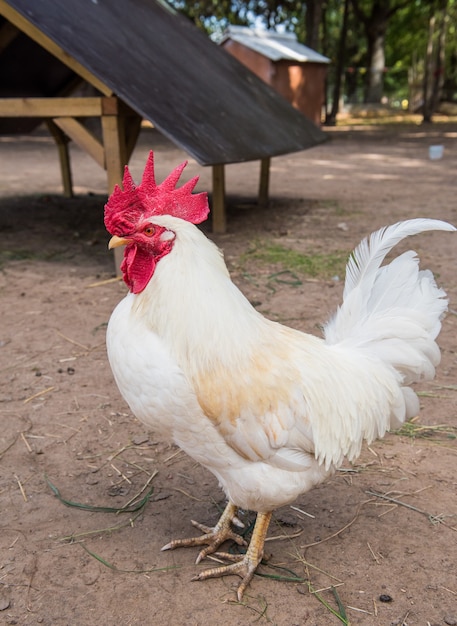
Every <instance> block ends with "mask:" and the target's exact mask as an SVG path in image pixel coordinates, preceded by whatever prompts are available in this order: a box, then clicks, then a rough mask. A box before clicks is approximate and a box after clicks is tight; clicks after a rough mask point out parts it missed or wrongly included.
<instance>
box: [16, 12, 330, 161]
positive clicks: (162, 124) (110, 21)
mask: <svg viewBox="0 0 457 626" xmlns="http://www.w3.org/2000/svg"><path fill="white" fill-rule="evenodd" d="M7 3H8V4H9V5H10V6H12V7H14V8H15V9H16V10H17V11H19V12H20V13H21V14H22V15H23V16H24V17H25V18H26V20H28V21H30V22H31V23H32V24H34V25H35V26H36V27H37V28H38V29H39V30H40V31H41V32H43V33H45V34H46V35H47V36H48V37H49V38H50V39H51V40H53V41H54V42H55V43H57V44H58V45H59V46H60V47H61V48H63V50H65V52H67V53H68V54H69V55H70V56H71V57H72V58H74V59H76V60H77V61H78V62H79V63H80V64H81V65H83V66H84V67H85V68H86V69H88V70H89V71H90V72H91V73H92V74H93V75H94V76H96V77H97V78H98V79H99V80H101V81H102V82H103V83H104V84H105V85H107V86H108V87H109V88H110V89H112V91H113V92H114V93H115V94H116V95H117V96H119V97H120V98H121V99H122V100H124V101H125V102H126V103H127V104H129V105H130V106H131V107H132V109H134V110H135V111H136V112H137V113H138V114H139V115H142V116H143V117H145V118H146V119H148V120H150V121H151V122H152V123H153V124H154V125H155V126H156V127H157V128H158V129H159V130H160V131H161V132H162V133H163V134H164V135H166V136H167V137H168V138H169V139H171V141H173V142H174V143H175V144H177V145H178V146H180V147H181V148H182V149H184V150H185V151H186V152H187V153H188V154H190V155H192V156H193V157H194V158H195V159H196V160H197V161H198V162H199V163H200V164H202V165H214V164H222V163H236V162H241V161H251V160H256V159H263V158H266V157H272V156H275V155H280V154H287V153H289V152H296V151H299V150H304V149H306V148H311V147H313V146H315V145H316V144H318V143H321V142H322V141H325V139H326V135H325V133H323V132H322V131H321V130H320V129H319V128H318V127H317V126H316V125H315V124H314V123H313V122H311V121H310V120H308V119H307V118H306V117H305V116H304V115H302V114H301V113H300V112H299V111H297V110H296V109H294V108H293V107H292V106H291V105H290V104H289V103H288V102H287V101H286V100H285V99H284V98H282V97H281V96H280V95H279V94H278V93H276V92H275V91H274V90H273V89H272V88H271V87H269V86H268V85H267V84H266V83H264V82H263V81H262V80H261V79H260V78H258V77H257V76H256V75H255V74H253V73H252V72H251V71H249V70H248V69H247V68H246V67H245V66H244V65H242V64H241V63H240V62H239V61H237V60H236V59H235V58H234V57H232V56H231V55H230V54H228V52H226V51H225V50H223V49H222V48H221V47H219V46H217V45H216V44H215V43H213V42H212V41H211V40H210V39H209V38H208V37H207V36H206V35H205V34H204V33H202V32H201V31H199V30H198V29H197V27H196V26H195V25H194V24H192V23H191V22H190V21H189V20H188V19H187V18H185V17H183V16H182V15H178V14H174V13H172V12H171V11H170V10H169V9H167V8H165V7H164V6H163V4H162V3H161V2H160V0H129V1H128V2H126V0H119V1H116V2H107V1H105V0H71V2H56V0H33V2H30V0H7ZM25 62H27V61H25Z"/></svg>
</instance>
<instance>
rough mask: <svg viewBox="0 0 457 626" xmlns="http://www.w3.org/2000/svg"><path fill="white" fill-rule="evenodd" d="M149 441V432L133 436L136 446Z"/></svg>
mask: <svg viewBox="0 0 457 626" xmlns="http://www.w3.org/2000/svg"><path fill="white" fill-rule="evenodd" d="M148 441H149V435H148V434H147V433H144V434H143V435H135V437H133V438H132V443H133V444H134V445H135V446H141V444H142V443H147V442H148Z"/></svg>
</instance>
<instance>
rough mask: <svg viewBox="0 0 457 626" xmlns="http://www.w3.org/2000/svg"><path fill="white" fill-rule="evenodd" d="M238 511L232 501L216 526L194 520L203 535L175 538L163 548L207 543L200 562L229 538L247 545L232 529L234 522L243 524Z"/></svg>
mask: <svg viewBox="0 0 457 626" xmlns="http://www.w3.org/2000/svg"><path fill="white" fill-rule="evenodd" d="M237 513H238V507H236V506H235V505H234V504H232V502H229V503H228V504H227V506H226V507H225V510H224V512H223V513H222V515H221V517H220V519H219V521H218V522H217V524H216V526H215V527H214V528H210V527H209V526H204V525H203V524H200V523H199V522H195V521H194V520H192V525H193V526H195V527H196V528H198V529H199V530H201V531H202V533H204V534H203V535H201V537H191V538H190V539H175V540H173V541H170V543H167V545H166V546H163V548H162V550H174V549H175V548H188V547H192V546H203V545H206V546H207V547H206V548H203V550H201V551H200V553H199V555H198V556H197V560H196V563H200V561H201V560H202V559H204V558H205V556H207V555H208V554H211V553H212V552H215V551H216V550H217V549H218V547H219V546H220V545H221V544H222V543H224V541H227V540H228V539H231V540H232V541H235V542H236V543H237V544H238V545H239V546H246V545H247V543H246V541H245V540H244V539H243V537H241V536H240V535H238V534H237V533H235V532H233V530H232V529H231V524H232V523H235V524H236V525H238V526H240V525H241V526H242V524H241V522H240V521H239V520H238V518H237Z"/></svg>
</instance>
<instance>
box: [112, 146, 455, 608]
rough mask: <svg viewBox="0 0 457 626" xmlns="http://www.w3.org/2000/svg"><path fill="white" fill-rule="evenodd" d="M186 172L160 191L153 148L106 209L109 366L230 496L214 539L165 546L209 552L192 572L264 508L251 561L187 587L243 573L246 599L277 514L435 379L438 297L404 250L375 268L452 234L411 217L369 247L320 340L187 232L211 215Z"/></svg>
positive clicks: (360, 251) (441, 302) (352, 262)
mask: <svg viewBox="0 0 457 626" xmlns="http://www.w3.org/2000/svg"><path fill="white" fill-rule="evenodd" d="M185 165H186V163H183V164H182V165H180V166H179V167H178V168H176V169H175V170H174V171H173V172H172V173H171V174H170V175H169V176H168V177H167V179H166V180H165V181H163V182H162V183H161V184H160V185H157V184H156V182H155V178H154V162H153V153H152V152H151V153H150V156H149V159H148V162H147V165H146V168H145V172H144V175H143V178H142V181H141V184H140V185H138V186H135V184H134V182H133V180H132V177H131V175H130V173H129V171H128V168H126V170H125V176H124V180H123V187H124V190H123V191H122V190H121V189H120V188H119V187H116V189H115V190H114V192H113V194H112V196H111V197H110V199H109V201H108V203H107V205H106V207H105V224H106V228H107V230H108V231H109V232H110V233H111V235H112V239H111V240H110V244H109V247H110V248H113V247H116V246H120V245H125V246H126V249H125V256H124V260H123V263H122V266H121V269H122V272H123V275H124V280H125V282H126V284H127V285H128V287H129V290H130V293H129V294H128V295H127V296H126V297H125V298H124V299H123V300H122V301H121V302H120V303H119V304H118V306H117V307H116V309H115V310H114V312H113V314H112V316H111V319H110V322H109V326H108V332H107V346H108V356H109V361H110V365H111V368H112V370H113V373H114V377H115V379H116V382H117V385H118V387H119V389H120V391H121V393H122V395H123V397H124V398H125V400H126V401H127V403H128V404H129V406H130V408H131V410H132V411H133V413H134V414H135V415H136V416H137V417H138V419H140V420H141V421H142V422H143V423H144V424H145V425H146V426H148V427H150V428H152V429H154V431H155V432H156V433H157V434H160V435H161V436H163V437H166V438H168V439H169V440H170V441H173V442H174V443H175V444H177V445H178V446H180V447H181V448H182V449H183V450H184V451H185V452H186V453H187V454H189V455H190V456H191V457H192V458H194V459H195V460H196V461H198V462H199V463H201V464H202V465H203V466H205V467H206V468H208V469H209V470H210V471H211V472H212V473H213V474H214V475H215V476H216V477H217V479H218V480H219V483H220V485H221V487H222V488H223V489H224V491H225V493H226V495H227V498H228V505H227V507H226V509H225V511H224V513H223V514H222V517H221V518H220V520H219V522H218V523H217V525H216V526H215V527H214V528H208V527H206V526H203V525H201V524H197V523H196V522H194V525H195V526H197V527H198V528H199V529H200V530H202V531H203V532H204V534H203V535H202V536H201V537H197V538H192V539H183V540H175V541H172V542H171V543H169V544H167V545H166V546H164V548H163V549H164V550H165V549H172V548H176V547H179V546H189V545H190V546H196V545H198V546H205V547H204V548H203V549H202V550H201V552H200V553H199V555H198V558H197V563H198V562H199V561H200V560H201V559H202V558H203V557H205V556H206V555H207V554H209V553H211V552H215V551H216V550H217V549H218V547H219V546H220V545H221V544H222V543H223V542H224V541H225V540H227V539H233V540H235V541H236V542H237V543H238V544H240V545H243V544H245V542H244V540H243V539H242V538H241V536H239V535H237V534H236V533H234V532H233V530H232V524H239V520H238V519H237V517H236V516H237V510H238V508H239V507H241V508H243V509H248V510H253V511H256V512H257V520H256V524H255V528H254V531H253V535H252V539H251V541H250V544H249V546H248V548H247V551H246V553H245V554H244V555H241V556H239V557H238V558H236V560H235V557H229V555H225V556H226V557H227V558H230V559H232V560H235V562H233V563H231V564H229V565H224V566H221V567H216V568H212V569H209V570H206V571H204V572H202V573H201V574H199V575H198V576H197V577H196V579H198V580H203V579H206V578H210V577H215V576H224V575H226V574H232V573H234V574H238V575H239V576H241V578H242V581H241V583H240V585H239V587H238V593H237V595H238V598H239V599H241V597H242V595H243V592H244V591H245V589H246V587H247V585H248V584H249V582H250V581H251V579H252V577H253V575H254V572H255V570H256V568H257V566H258V565H259V563H260V561H261V559H262V555H263V545H264V540H265V536H266V533H267V529H268V525H269V522H270V518H271V514H272V511H273V510H274V509H276V508H278V507H281V506H283V505H286V504H289V503H291V502H293V501H294V499H295V498H297V496H299V495H300V494H303V493H304V492H306V491H308V490H309V489H311V488H312V487H314V486H315V485H317V484H318V483H320V482H321V481H323V480H324V479H326V478H327V477H328V476H329V475H331V474H332V472H334V470H335V468H338V466H339V465H340V464H341V463H342V461H343V459H344V458H345V457H346V458H348V459H349V460H352V459H355V458H356V457H357V455H358V454H359V453H360V449H361V445H362V442H363V441H367V442H371V441H372V440H373V439H375V438H376V437H382V436H383V435H384V434H385V432H386V431H387V430H388V429H389V428H391V427H396V426H398V425H399V424H401V423H402V422H403V421H404V420H405V419H408V418H410V417H412V416H414V415H416V414H417V412H418V410H419V402H418V398H417V396H416V394H415V393H414V391H413V390H412V389H411V388H410V387H409V385H410V384H411V383H413V382H415V381H418V380H424V379H425V380H428V379H431V378H432V377H433V376H434V372H435V365H437V363H438V362H439V360H440V351H439V348H438V346H437V344H436V343H435V338H436V337H437V335H438V333H439V330H440V326H441V323H440V320H441V317H442V316H443V314H444V312H445V311H446V308H447V300H446V294H445V293H444V291H442V290H441V289H439V288H438V287H437V286H436V283H435V281H434V278H433V275H432V274H431V272H429V271H427V270H426V271H419V269H418V259H417V257H416V255H415V253H414V252H412V251H409V252H405V253H404V254H402V255H401V256H399V257H397V258H396V259H395V260H393V261H392V262H391V263H390V264H389V265H386V266H383V267H381V263H382V262H383V260H384V258H385V256H386V254H387V253H388V252H389V251H390V249H391V248H392V247H393V246H394V245H395V244H397V243H398V242H399V241H400V240H402V239H403V238H404V237H407V236H408V235H415V234H417V233H421V232H423V231H427V230H444V231H454V230H455V228H454V227H453V226H451V225H450V224H448V223H446V222H443V221H439V220H432V219H413V220H408V221H405V222H400V223H398V224H395V225H393V226H390V227H388V228H384V229H382V230H379V231H378V232H375V233H374V234H372V235H371V236H370V237H369V239H367V240H364V241H362V243H361V244H360V245H359V246H358V247H357V249H356V250H355V251H354V252H353V253H352V255H351V257H350V259H349V262H348V266H347V276H346V283H345V288H344V299H343V304H342V305H341V306H340V307H339V309H338V310H337V312H336V314H335V315H334V317H333V318H332V319H331V320H330V321H329V322H328V323H327V325H326V326H325V328H324V338H318V337H315V336H312V335H308V334H305V333H303V332H299V331H297V330H293V329H291V328H288V327H286V326H282V325H281V324H278V323H275V322H272V321H270V320H268V319H266V318H264V317H263V316H262V315H261V314H260V313H258V312H257V311H256V310H255V309H254V308H253V307H252V306H251V304H250V303H249V302H248V300H247V299H246V298H245V297H244V295H243V294H242V293H241V292H240V291H239V290H238V288H237V287H236V286H235V285H234V284H233V282H232V281H231V279H230V276H229V274H228V271H227V268H226V266H225V263H224V260H223V258H222V254H221V252H220V251H219V250H218V248H217V247H216V246H215V245H214V243H212V242H211V241H210V240H209V239H208V238H207V237H206V236H205V235H204V234H203V233H202V232H201V231H200V230H199V229H198V228H197V227H196V226H195V225H194V224H197V223H200V222H202V221H203V220H205V219H206V217H207V214H208V202H207V196H206V194H204V193H199V194H192V191H193V189H194V187H195V185H196V183H197V180H198V179H197V178H193V179H192V180H190V181H189V182H187V183H186V184H185V185H183V186H182V187H180V188H176V184H177V182H178V180H179V177H180V175H181V173H182V170H183V168H184V167H185Z"/></svg>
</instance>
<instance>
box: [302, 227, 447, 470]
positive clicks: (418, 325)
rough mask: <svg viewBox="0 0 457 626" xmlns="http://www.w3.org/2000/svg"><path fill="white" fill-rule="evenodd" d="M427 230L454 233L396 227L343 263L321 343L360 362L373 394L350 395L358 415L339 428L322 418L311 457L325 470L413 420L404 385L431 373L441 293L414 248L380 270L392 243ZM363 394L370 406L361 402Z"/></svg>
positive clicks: (410, 394) (411, 399)
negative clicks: (336, 304)
mask: <svg viewBox="0 0 457 626" xmlns="http://www.w3.org/2000/svg"><path fill="white" fill-rule="evenodd" d="M427 230H446V231H455V230H456V229H455V228H454V227H453V226H451V225H450V224H447V223H446V222H442V221H439V220H432V219H415V220H409V221H406V222H399V223H398V224H394V225H393V226H390V227H387V228H383V229H381V230H379V231H377V232H375V233H373V234H372V235H371V236H370V237H369V238H368V239H365V240H364V241H362V243H361V244H360V245H359V246H358V247H357V248H356V250H355V251H354V252H353V254H352V256H351V258H350V260H349V262H348V265H347V276H346V284H345V288H344V299H343V304H342V305H341V307H340V308H339V309H338V310H337V312H336V314H335V315H334V316H333V318H332V319H331V320H330V321H329V322H328V323H327V325H326V326H325V327H324V335H325V340H326V342H327V343H328V344H330V345H331V346H332V347H334V348H335V350H337V351H338V352H339V353H340V354H345V355H348V356H349V355H350V356H351V358H353V357H354V356H355V355H356V354H359V355H360V356H361V357H363V358H364V367H365V368H366V370H365V371H366V372H368V378H367V379H365V383H364V384H370V381H371V382H372V383H373V385H372V387H371V396H370V394H369V393H364V394H362V395H361V396H360V397H359V396H357V398H359V399H357V398H355V401H356V403H358V404H357V408H356V410H354V411H353V412H348V413H347V415H346V413H341V415H340V418H339V421H338V429H337V428H336V426H335V422H334V421H329V420H323V419H321V421H320V422H319V424H318V427H316V428H315V432H314V441H315V446H316V456H317V458H318V459H319V460H321V461H325V464H326V466H329V464H330V463H332V462H333V463H335V462H339V460H341V451H343V453H344V454H346V455H347V456H348V457H349V458H350V459H352V458H354V457H356V456H357V455H358V453H359V452H360V446H361V442H362V439H365V440H367V441H368V442H370V441H372V440H373V439H374V438H375V437H378V436H382V435H383V434H384V433H385V431H386V430H387V429H389V428H397V427H398V426H399V425H400V424H401V423H402V422H404V420H405V419H409V418H411V417H413V416H414V415H417V412H418V410H419V400H418V398H417V396H416V394H415V393H414V391H413V390H412V389H411V388H409V387H407V386H406V385H409V384H411V383H412V382H415V381H418V380H421V379H428V380H429V379H431V378H433V376H434V374H435V366H436V365H437V364H438V363H439V361H440V350H439V348H438V346H437V344H436V343H435V339H436V336H437V335H438V333H439V330H440V327H441V318H442V316H443V314H444V312H445V311H446V309H447V300H446V294H445V292H444V291H443V290H442V289H439V288H438V287H437V285H436V283H435V280H434V278H433V275H432V273H431V272H430V271H428V270H424V271H420V270H419V260H418V258H417V256H416V254H415V253H414V252H412V251H409V252H405V253H403V254H401V255H400V256H399V257H397V258H395V259H394V260H393V261H392V262H391V263H389V264H388V265H385V266H382V267H381V264H382V262H383V260H384V259H385V257H386V255H387V254H388V252H389V251H390V250H391V249H392V247H393V246H394V245H395V244H397V243H398V242H399V241H401V240H402V239H403V238H405V237H407V236H409V235H415V234H418V233H421V232H423V231H427ZM376 394H377V395H376ZM366 397H371V401H370V403H369V404H368V405H367V404H365V405H363V404H361V401H360V398H362V400H364V398H366ZM351 400H352V398H351ZM359 405H360V406H359ZM360 407H362V408H360Z"/></svg>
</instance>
